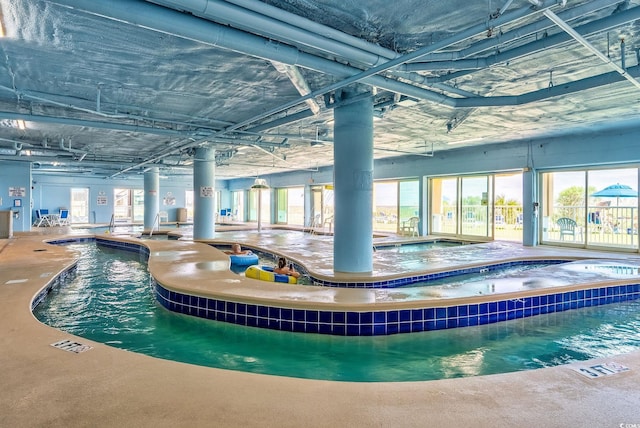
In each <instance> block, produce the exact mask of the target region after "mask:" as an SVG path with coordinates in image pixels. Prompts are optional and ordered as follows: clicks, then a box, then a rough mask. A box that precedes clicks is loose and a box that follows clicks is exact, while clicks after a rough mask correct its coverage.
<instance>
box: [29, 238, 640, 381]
mask: <svg viewBox="0 0 640 428" xmlns="http://www.w3.org/2000/svg"><path fill="white" fill-rule="evenodd" d="M71 247H73V248H75V249H76V250H77V251H79V252H80V253H81V258H80V260H79V262H78V271H77V275H76V276H75V278H74V279H73V280H72V281H70V282H69V283H68V284H66V285H64V286H62V287H61V288H59V289H57V290H54V291H52V292H51V293H50V294H49V295H48V297H47V298H46V300H45V301H44V302H42V303H41V304H40V305H39V306H38V307H37V308H36V309H35V311H34V314H35V316H36V317H37V318H38V319H39V320H41V321H42V322H43V323H45V324H48V325H51V326H53V327H56V328H58V329H60V330H63V331H67V332H69V333H72V334H75V335H78V336H81V337H86V338H88V339H91V340H94V341H97V342H102V343H105V344H108V345H110V346H114V347H117V348H122V349H127V350H130V351H133V352H138V353H142V354H147V355H151V356H154V357H158V358H164V359H169V360H175V361H182V362H186V363H191V364H197V365H202V366H208V367H217V368H222V369H229V370H239V371H245V372H253V373H265V374H271V375H280V376H290V377H299V378H312V379H325V380H337V381H355V382H383V381H424V380H433V379H444V378H456V377H465V376H478V375H487V374H493V373H505V372H513V371H519V370H529V369H536V368H541V367H550V366H555V365H559V364H565V363H569V362H574V361H581V360H586V359H591V358H597V357H605V356H611V355H616V354H620V353H626V352H630V351H634V350H637V349H639V348H640V302H637V301H635V302H624V303H617V304H610V305H604V306H597V307H591V308H583V309H577V310H571V311H566V312H558V313H553V314H547V315H539V316H535V317H531V318H525V319H519V320H513V321H507V322H501V323H496V324H489V325H483V326H475V327H465V328H457V329H450V330H438V331H428V332H422V333H411V334H398V335H392V336H373V337H352V336H350V337H343V336H330V335H319V334H304V333H290V332H281V331H274V330H266V329H259V328H252V327H243V326H238V325H235V324H227V323H221V322H215V321H210V320H205V319H200V318H195V317H189V316H186V315H181V314H175V313H172V312H169V311H167V310H166V309H164V308H162V307H161V306H160V305H159V304H157V302H156V301H155V298H154V296H153V289H152V285H151V279H150V276H149V273H148V270H147V266H146V262H145V261H144V260H141V258H140V257H141V256H139V255H138V254H134V253H127V252H122V251H117V250H111V249H106V248H102V247H97V246H96V245H95V244H72V245H71Z"/></svg>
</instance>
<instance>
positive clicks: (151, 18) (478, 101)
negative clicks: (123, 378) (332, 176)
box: [49, 0, 611, 135]
mask: <svg viewBox="0 0 640 428" xmlns="http://www.w3.org/2000/svg"><path fill="white" fill-rule="evenodd" d="M49 2H51V3H55V4H60V5H63V6H66V7H71V8H74V9H79V10H83V11H86V12H88V13H90V14H97V15H100V16H102V17H106V18H108V19H117V20H121V21H123V22H126V23H129V24H132V25H137V26H141V27H143V28H145V29H150V30H153V31H158V32H162V33H166V34H171V35H174V36H177V37H183V38H187V39H190V40H194V41H198V42H201V43H205V44H213V45H214V46H217V47H221V48H226V49H230V50H234V51H238V52H241V53H244V54H247V55H253V56H257V57H260V58H265V56H277V57H278V58H267V59H270V60H277V61H280V62H284V63H290V64H297V65H301V66H303V67H307V68H312V69H315V68H314V67H317V68H318V70H317V71H321V72H325V73H328V74H333V75H335V76H338V77H340V76H344V75H345V73H353V71H354V70H357V69H353V68H352V67H348V66H344V65H342V64H336V63H333V62H331V61H328V60H325V59H322V58H314V57H313V56H311V55H309V54H305V53H303V52H300V51H298V50H297V49H295V48H290V47H287V46H283V45H276V46H271V45H272V43H270V42H269V41H265V40H263V39H261V38H260V37H259V36H254V35H250V34H245V33H243V32H241V31H239V30H234V29H232V28H227V27H221V26H219V25H216V24H213V23H210V22H208V21H203V20H200V19H198V18H194V17H192V16H189V15H186V14H183V13H179V12H174V11H171V10H169V9H161V8H158V7H156V6H153V5H152V4H150V3H146V4H144V3H143V2H142V3H141V2H139V1H125V0H113V1H110V2H94V1H91V0H49ZM557 3H558V2H556V1H549V0H547V1H545V2H544V5H545V7H551V6H553V5H555V4H557ZM525 12H527V13H525ZM539 12H541V11H532V10H531V9H530V8H521V9H518V11H515V12H511V13H508V14H504V15H502V16H501V17H499V18H497V19H496V20H494V21H493V23H494V25H500V24H504V23H507V22H511V21H513V20H515V19H519V18H522V17H524V16H527V15H530V14H532V13H539ZM176 28H180V29H181V33H180V34H176ZM485 28H486V25H485V24H479V25H476V26H473V27H471V28H469V29H467V30H465V31H463V32H461V33H459V34H457V35H455V36H452V37H449V38H447V39H445V40H443V41H440V42H438V43H435V44H433V45H430V46H426V47H424V48H422V49H418V50H417V51H414V52H412V53H410V54H407V55H404V56H402V57H399V58H396V59H394V60H391V61H388V62H386V63H385V64H383V65H381V66H377V67H373V68H371V69H369V70H365V71H360V72H359V73H357V74H351V75H350V77H348V78H346V79H344V80H342V81H339V82H336V83H334V84H332V85H328V86H326V87H324V88H320V89H318V90H316V91H313V92H311V93H309V94H307V95H305V96H302V97H300V98H298V99H296V100H293V101H291V102H288V103H285V104H282V105H280V106H278V107H276V108H273V109H271V110H269V111H266V112H263V113H261V114H259V115H256V116H254V117H251V118H249V119H247V120H244V121H242V122H239V123H236V124H234V125H232V126H229V127H227V128H225V129H224V130H222V131H220V132H217V133H214V135H222V134H225V133H229V132H232V131H234V130H237V129H240V128H242V127H245V126H247V125H251V124H254V123H256V122H257V121H259V120H262V119H264V118H266V117H270V116H272V115H274V114H277V113H281V112H283V111H286V110H288V109H289V108H291V107H294V106H296V105H298V104H300V103H302V102H304V101H306V100H307V99H311V98H314V97H316V96H320V95H323V94H325V93H327V92H331V91H333V90H335V89H338V88H341V87H344V86H347V85H349V84H351V83H355V82H358V81H365V82H367V83H370V84H374V85H375V86H379V87H380V88H382V89H387V90H389V91H391V92H397V93H401V94H404V95H408V96H412V97H414V98H417V99H426V100H429V101H432V102H435V103H439V104H442V105H446V106H449V107H454V108H455V107H489V106H503V105H516V104H519V103H521V102H522V101H521V100H525V99H528V98H535V97H532V96H531V95H528V94H523V95H522V96H513V97H489V98H483V97H475V98H466V99H465V98H450V97H447V96H445V95H442V94H437V93H434V92H431V91H428V90H424V89H421V88H419V87H415V86H413V85H409V84H403V83H400V82H397V81H394V80H390V79H385V78H383V77H381V76H374V75H375V74H376V73H379V72H381V71H384V70H387V69H389V68H393V67H395V66H397V65H399V64H402V63H404V62H407V61H412V60H415V59H418V58H421V57H423V56H425V55H427V54H429V53H431V52H435V51H437V50H439V49H443V48H445V47H448V46H450V45H452V44H456V43H459V42H461V41H463V40H466V39H468V38H470V37H473V36H474V35H477V34H479V33H482V32H483V31H484V30H485ZM222 39H224V46H221V45H220V43H221V42H220V40H222ZM311 65H313V67H311ZM374 78H375V79H374ZM372 79H373V80H372ZM609 80H611V79H609V78H608V77H605V78H604V79H595V80H594V82H595V83H594V84H596V85H600V84H601V82H605V81H609ZM380 81H381V84H380V85H378V84H377V83H378V82H380ZM372 82H374V83H372ZM574 83H575V82H574ZM605 84H606V83H605ZM573 87H578V85H573ZM407 88H410V89H407ZM405 92H410V93H405ZM557 95H561V93H560V94H557ZM557 95H554V96H557Z"/></svg>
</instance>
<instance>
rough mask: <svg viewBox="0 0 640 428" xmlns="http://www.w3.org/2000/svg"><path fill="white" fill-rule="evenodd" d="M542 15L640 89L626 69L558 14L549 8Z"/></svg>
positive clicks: (638, 83)
mask: <svg viewBox="0 0 640 428" xmlns="http://www.w3.org/2000/svg"><path fill="white" fill-rule="evenodd" d="M544 15H545V16H546V17H547V18H549V19H550V20H551V21H553V22H554V23H555V24H556V25H557V26H558V27H560V28H562V29H563V30H564V31H566V32H567V33H568V34H569V35H570V36H571V37H573V38H574V39H575V40H576V41H577V42H578V43H580V44H581V45H582V46H584V47H585V48H587V49H588V50H589V51H591V53H593V54H594V55H595V56H597V57H598V58H599V59H600V60H602V62H604V63H605V64H607V65H608V66H609V67H611V68H613V69H614V70H615V71H617V72H618V73H620V75H621V76H622V77H624V78H625V79H627V80H628V81H629V82H631V83H632V84H633V86H635V87H636V88H638V89H640V82H638V81H637V80H636V79H635V78H634V77H633V76H631V75H629V73H627V71H626V70H625V69H624V68H622V67H620V66H619V65H618V64H616V63H615V62H613V61H611V58H608V57H607V56H606V55H605V54H603V53H602V52H600V51H599V50H598V49H597V48H596V47H595V46H593V45H592V44H591V43H589V41H587V39H585V38H584V37H582V36H581V35H580V34H578V33H577V32H576V31H575V30H574V29H573V28H572V27H571V26H570V25H569V24H567V23H566V22H564V21H563V20H562V19H560V18H559V17H558V15H556V14H555V13H553V12H552V11H550V10H545V11H544Z"/></svg>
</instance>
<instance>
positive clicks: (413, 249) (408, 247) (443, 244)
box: [375, 241, 471, 254]
mask: <svg viewBox="0 0 640 428" xmlns="http://www.w3.org/2000/svg"><path fill="white" fill-rule="evenodd" d="M467 244H471V242H468V243H467V242H457V241H430V242H420V243H416V244H394V245H384V244H383V245H376V246H375V250H376V251H390V252H394V253H400V254H405V253H417V252H422V251H426V250H433V249H436V248H451V247H459V246H461V245H467Z"/></svg>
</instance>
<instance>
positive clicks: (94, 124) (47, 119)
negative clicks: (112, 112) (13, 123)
mask: <svg viewBox="0 0 640 428" xmlns="http://www.w3.org/2000/svg"><path fill="white" fill-rule="evenodd" d="M0 118H2V119H13V120H20V119H22V120H26V121H29V122H41V123H53V124H57V125H72V126H87V127H90V128H102V129H113V130H116V131H129V132H142V133H146V134H155V135H171V136H189V135H192V134H193V131H176V130H173V129H162V128H151V127H147V126H139V125H127V124H124V123H112V122H101V121H97V120H86V119H70V118H65V117H51V116H42V115H36V114H27V113H12V112H6V111H0Z"/></svg>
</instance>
